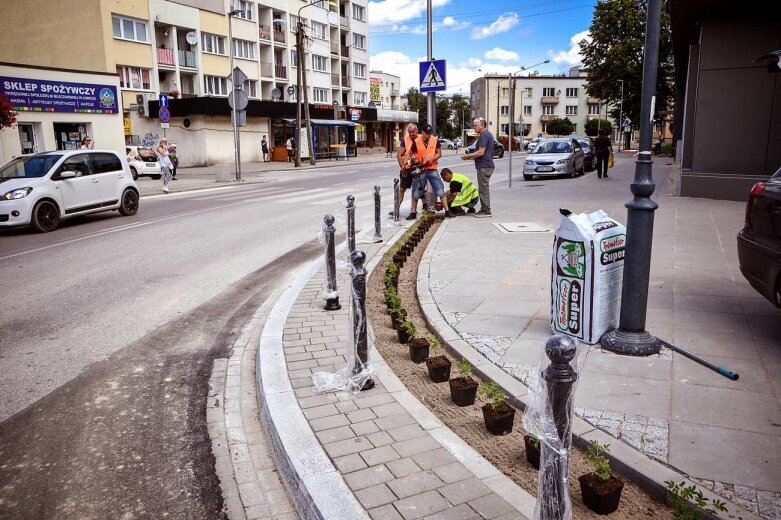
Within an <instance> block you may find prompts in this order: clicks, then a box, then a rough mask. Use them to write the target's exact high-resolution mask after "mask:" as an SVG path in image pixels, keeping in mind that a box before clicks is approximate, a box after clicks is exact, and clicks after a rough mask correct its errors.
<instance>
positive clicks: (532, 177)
mask: <svg viewBox="0 0 781 520" xmlns="http://www.w3.org/2000/svg"><path fill="white" fill-rule="evenodd" d="M532 179H534V175H527V174H525V173H524V174H523V180H525V181H530V180H532Z"/></svg>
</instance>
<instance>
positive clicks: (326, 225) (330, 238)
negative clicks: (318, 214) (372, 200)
mask: <svg viewBox="0 0 781 520" xmlns="http://www.w3.org/2000/svg"><path fill="white" fill-rule="evenodd" d="M334 220H335V219H334V216H333V215H326V216H325V217H323V239H324V240H325V282H326V284H325V285H326V287H325V290H326V292H327V293H328V295H329V296H330V295H333V297H331V298H325V310H327V311H338V310H339V309H341V308H342V306H341V305H340V304H339V294H338V293H337V292H336V246H335V244H334V233H336V228H335V227H334Z"/></svg>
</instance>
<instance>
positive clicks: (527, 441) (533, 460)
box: [523, 435, 540, 469]
mask: <svg viewBox="0 0 781 520" xmlns="http://www.w3.org/2000/svg"><path fill="white" fill-rule="evenodd" d="M523 445H524V446H525V447H526V460H527V461H528V462H529V464H531V465H532V466H534V469H540V441H539V440H538V441H537V446H535V445H534V444H532V438H531V436H529V435H524V436H523Z"/></svg>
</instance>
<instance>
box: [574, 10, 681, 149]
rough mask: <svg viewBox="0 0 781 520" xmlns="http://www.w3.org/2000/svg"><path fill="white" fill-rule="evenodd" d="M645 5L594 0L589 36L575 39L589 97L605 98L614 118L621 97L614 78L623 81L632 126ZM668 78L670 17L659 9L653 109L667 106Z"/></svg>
mask: <svg viewBox="0 0 781 520" xmlns="http://www.w3.org/2000/svg"><path fill="white" fill-rule="evenodd" d="M646 5H647V2H645V0H611V1H610V2H597V4H596V6H595V7H594V15H593V17H592V19H591V27H589V32H588V35H589V39H585V40H583V41H581V42H580V50H581V54H582V56H583V64H584V66H585V67H586V68H587V69H588V84H587V86H586V90H587V92H588V95H589V96H595V97H598V98H600V99H601V100H602V101H603V102H608V103H609V106H610V110H609V112H610V115H611V117H612V118H613V119H616V120H617V119H618V116H619V108H620V107H619V103H620V101H621V84H620V83H619V82H618V80H623V81H624V102H623V113H624V115H625V116H627V117H629V119H630V120H631V121H632V125H633V126H635V127H636V125H637V123H638V122H639V121H640V105H641V103H640V102H641V90H642V83H643V47H644V44H645V24H646ZM673 79H674V78H673V51H672V35H671V31H670V15H669V14H668V13H667V12H665V10H663V11H662V25H661V34H660V38H659V68H658V70H657V82H656V89H655V90H656V110H657V111H661V110H667V109H668V108H670V104H671V102H672V100H673V92H674V90H673ZM589 135H591V134H589Z"/></svg>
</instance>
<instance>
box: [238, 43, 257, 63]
mask: <svg viewBox="0 0 781 520" xmlns="http://www.w3.org/2000/svg"><path fill="white" fill-rule="evenodd" d="M233 57H234V58H244V59H245V60H254V59H255V43H253V42H248V41H246V40H236V39H234V40H233Z"/></svg>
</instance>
